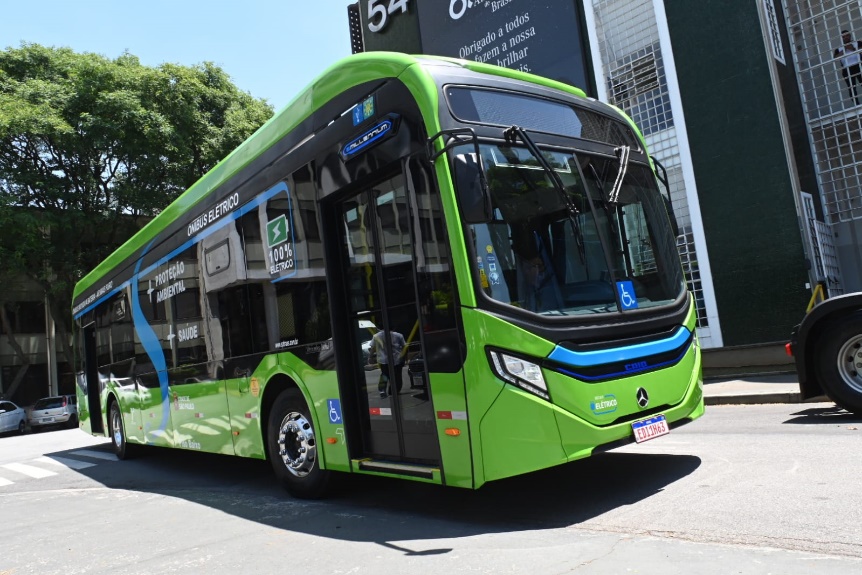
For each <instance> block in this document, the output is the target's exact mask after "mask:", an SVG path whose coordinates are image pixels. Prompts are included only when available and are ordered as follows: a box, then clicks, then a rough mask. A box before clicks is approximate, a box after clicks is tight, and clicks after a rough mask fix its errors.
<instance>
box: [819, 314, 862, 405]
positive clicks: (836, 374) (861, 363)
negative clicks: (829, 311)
mask: <svg viewBox="0 0 862 575" xmlns="http://www.w3.org/2000/svg"><path fill="white" fill-rule="evenodd" d="M821 333H822V334H823V335H822V336H821V339H820V343H819V344H818V345H817V347H816V348H815V350H814V353H815V357H816V366H817V375H818V378H819V379H820V384H821V385H822V386H823V389H824V391H826V395H828V396H829V399H831V400H832V401H834V402H835V403H837V404H838V405H840V406H841V407H843V408H844V409H846V410H847V411H851V412H853V413H855V414H856V415H862V313H855V314H853V315H850V316H847V317H845V318H843V319H841V320H838V321H834V322H831V323H829V324H828V325H826V326H825V329H823V331H822V332H821Z"/></svg>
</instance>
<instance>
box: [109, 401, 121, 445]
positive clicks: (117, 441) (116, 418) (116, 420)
mask: <svg viewBox="0 0 862 575" xmlns="http://www.w3.org/2000/svg"><path fill="white" fill-rule="evenodd" d="M122 426H123V424H122V422H121V421H120V410H119V409H117V408H116V407H114V408H113V409H112V410H111V431H113V432H114V433H113V435H114V445H116V446H117V447H120V446H121V445H123V427H122Z"/></svg>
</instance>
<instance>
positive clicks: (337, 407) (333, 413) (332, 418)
mask: <svg viewBox="0 0 862 575" xmlns="http://www.w3.org/2000/svg"><path fill="white" fill-rule="evenodd" d="M326 401H327V404H328V405H329V423H341V400H340V399H327V400H326Z"/></svg>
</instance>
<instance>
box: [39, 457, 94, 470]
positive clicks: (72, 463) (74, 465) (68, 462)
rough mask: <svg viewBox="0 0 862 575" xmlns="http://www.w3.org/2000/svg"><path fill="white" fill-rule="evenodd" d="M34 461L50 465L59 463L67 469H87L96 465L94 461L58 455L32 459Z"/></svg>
mask: <svg viewBox="0 0 862 575" xmlns="http://www.w3.org/2000/svg"><path fill="white" fill-rule="evenodd" d="M34 461H38V462H40V463H50V464H52V465H59V466H61V467H68V468H69V469H76V470H77V469H87V468H88V467H93V466H94V465H97V464H96V463H87V462H86V461H78V460H77V459H68V458H66V457H58V456H57V455H52V456H51V457H40V458H39V459H34Z"/></svg>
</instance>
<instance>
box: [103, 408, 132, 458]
mask: <svg viewBox="0 0 862 575" xmlns="http://www.w3.org/2000/svg"><path fill="white" fill-rule="evenodd" d="M108 435H109V436H110V438H111V447H112V448H113V451H114V455H116V456H117V459H129V458H130V457H132V456H133V454H134V453H133V452H134V448H133V447H132V446H130V445H129V444H128V443H127V442H126V429H125V427H123V414H122V412H121V411H120V404H119V403H117V401H116V400H112V401H111V404H110V407H108Z"/></svg>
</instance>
